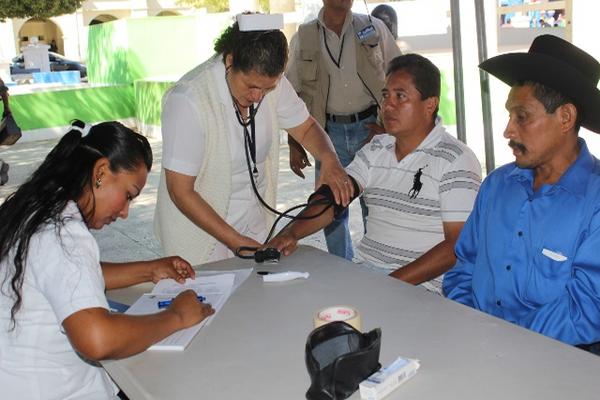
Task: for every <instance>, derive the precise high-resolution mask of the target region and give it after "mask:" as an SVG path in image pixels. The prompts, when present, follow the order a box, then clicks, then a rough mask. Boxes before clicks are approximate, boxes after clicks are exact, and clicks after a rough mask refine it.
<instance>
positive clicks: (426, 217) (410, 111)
mask: <svg viewBox="0 0 600 400" xmlns="http://www.w3.org/2000/svg"><path fill="white" fill-rule="evenodd" d="M382 94H383V108H382V113H383V121H384V126H385V129H386V132H387V134H382V135H378V136H376V137H375V138H374V139H373V140H372V141H371V142H370V143H368V144H367V145H365V146H364V147H363V148H362V149H361V150H360V151H359V152H358V153H357V155H356V157H355V158H354V160H353V161H352V163H350V165H348V167H346V171H347V173H348V175H349V176H350V177H351V178H352V179H353V180H354V181H355V182H354V183H355V187H356V189H358V190H355V192H356V191H357V192H358V193H362V195H363V196H364V199H365V201H366V204H367V206H368V208H369V217H368V219H367V232H366V234H365V236H364V237H363V239H362V240H361V242H360V244H359V245H358V248H357V253H358V254H357V255H358V257H357V258H358V262H360V263H361V264H363V265H365V266H367V267H369V268H372V269H375V270H377V271H381V272H384V273H389V275H390V276H393V277H395V278H398V279H401V280H403V281H406V282H409V283H412V284H415V285H416V284H423V285H424V286H425V287H426V288H427V289H429V290H432V291H435V292H437V293H440V292H441V291H440V288H441V276H442V274H443V273H444V272H445V271H447V270H448V269H449V268H450V267H452V266H453V265H454V262H455V260H456V258H455V255H454V244H455V242H456V239H457V238H458V235H459V233H460V231H461V229H462V227H463V224H464V222H465V221H466V219H467V217H468V216H469V214H470V212H471V209H472V207H473V203H474V200H475V197H476V195H477V190H478V189H479V185H480V183H481V165H480V163H479V161H478V160H477V157H475V154H473V152H472V151H471V150H470V149H469V148H468V147H467V146H466V145H465V144H463V143H462V142H460V141H458V140H457V139H455V138H454V137H453V136H451V135H450V134H448V133H447V132H446V130H445V128H444V127H443V126H442V124H441V123H440V119H439V118H438V117H437V112H438V106H439V100H440V72H439V70H438V68H437V67H436V66H435V65H433V63H431V61H429V60H428V59H426V58H424V57H422V56H420V55H417V54H406V55H402V56H399V57H396V58H395V59H393V60H392V61H391V62H390V66H389V68H388V72H387V78H386V84H385V87H384V89H383V91H382ZM322 189H323V188H321V189H319V190H317V194H316V196H313V197H312V200H313V202H314V200H315V199H318V198H322V197H328V196H327V193H326V190H322ZM324 207H325V206H324V205H322V204H321V205H310V206H308V207H307V209H305V210H304V211H303V213H304V215H316V214H318V213H319V212H320V211H321V210H322V209H323V208H324ZM337 211H338V210H337V209H335V207H334V208H331V209H329V210H327V211H326V212H324V213H323V214H322V215H321V216H319V217H317V218H314V219H309V220H297V221H295V222H294V223H292V224H290V225H289V226H288V227H286V228H285V229H284V230H283V231H282V232H281V233H280V234H279V235H277V237H276V238H274V239H273V240H272V241H271V242H270V243H269V244H268V246H269V247H276V248H278V249H279V250H280V251H283V254H284V255H287V254H290V253H291V252H292V251H294V249H295V247H296V245H297V240H299V239H301V238H303V237H305V236H307V235H309V234H311V233H314V232H316V231H318V230H319V229H321V228H322V227H323V226H326V225H327V224H328V223H329V222H330V221H331V220H332V219H333V218H334V215H335V214H337Z"/></svg>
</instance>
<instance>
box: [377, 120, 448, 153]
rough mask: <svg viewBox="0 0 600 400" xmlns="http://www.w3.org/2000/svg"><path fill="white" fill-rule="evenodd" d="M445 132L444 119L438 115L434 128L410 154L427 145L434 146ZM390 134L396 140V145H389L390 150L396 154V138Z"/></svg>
mask: <svg viewBox="0 0 600 400" xmlns="http://www.w3.org/2000/svg"><path fill="white" fill-rule="evenodd" d="M445 132H446V128H445V127H444V125H443V124H442V119H441V118H440V117H439V116H438V117H436V119H435V125H434V126H433V129H432V130H431V131H429V133H428V134H427V136H425V139H423V141H422V142H421V143H419V145H418V146H417V147H416V148H415V149H414V150H413V151H411V152H410V154H413V153H415V152H416V151H419V150H421V149H424V148H426V147H433V146H434V145H435V144H436V143H437V142H439V141H440V139H441V138H442V135H443V134H444V133H445ZM388 135H390V137H392V138H394V142H393V144H394V145H393V146H390V147H388V150H390V151H391V152H393V153H394V154H396V148H395V146H396V138H395V137H394V136H393V135H392V134H389V133H388Z"/></svg>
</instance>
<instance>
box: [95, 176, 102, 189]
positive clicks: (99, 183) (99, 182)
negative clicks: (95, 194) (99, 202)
mask: <svg viewBox="0 0 600 400" xmlns="http://www.w3.org/2000/svg"><path fill="white" fill-rule="evenodd" d="M101 184H102V180H101V179H100V178H96V189H100V185H101Z"/></svg>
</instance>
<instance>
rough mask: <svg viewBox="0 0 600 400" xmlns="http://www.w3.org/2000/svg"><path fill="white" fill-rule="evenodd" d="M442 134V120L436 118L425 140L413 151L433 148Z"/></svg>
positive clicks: (443, 130)
mask: <svg viewBox="0 0 600 400" xmlns="http://www.w3.org/2000/svg"><path fill="white" fill-rule="evenodd" d="M444 132H446V128H444V125H442V119H441V118H440V117H436V119H435V125H434V126H433V129H432V130H431V131H430V132H429V133H428V134H427V136H425V139H423V141H422V142H421V143H419V145H418V146H417V148H416V149H415V150H418V149H422V148H425V147H433V145H434V144H435V143H437V142H439V141H440V139H441V137H442V135H443V134H444Z"/></svg>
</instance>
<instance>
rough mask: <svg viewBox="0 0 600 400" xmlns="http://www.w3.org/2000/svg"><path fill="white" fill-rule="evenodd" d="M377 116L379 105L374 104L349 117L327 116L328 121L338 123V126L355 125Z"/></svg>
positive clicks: (348, 115)
mask: <svg viewBox="0 0 600 400" xmlns="http://www.w3.org/2000/svg"><path fill="white" fill-rule="evenodd" d="M376 114H377V105H375V104H373V105H372V106H371V107H369V108H367V109H366V110H364V111H361V112H357V113H354V114H347V115H336V114H328V113H326V114H325V118H327V121H331V122H337V123H338V124H353V123H355V122H358V121H362V120H363V119H366V118H369V117H370V116H371V115H376Z"/></svg>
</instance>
